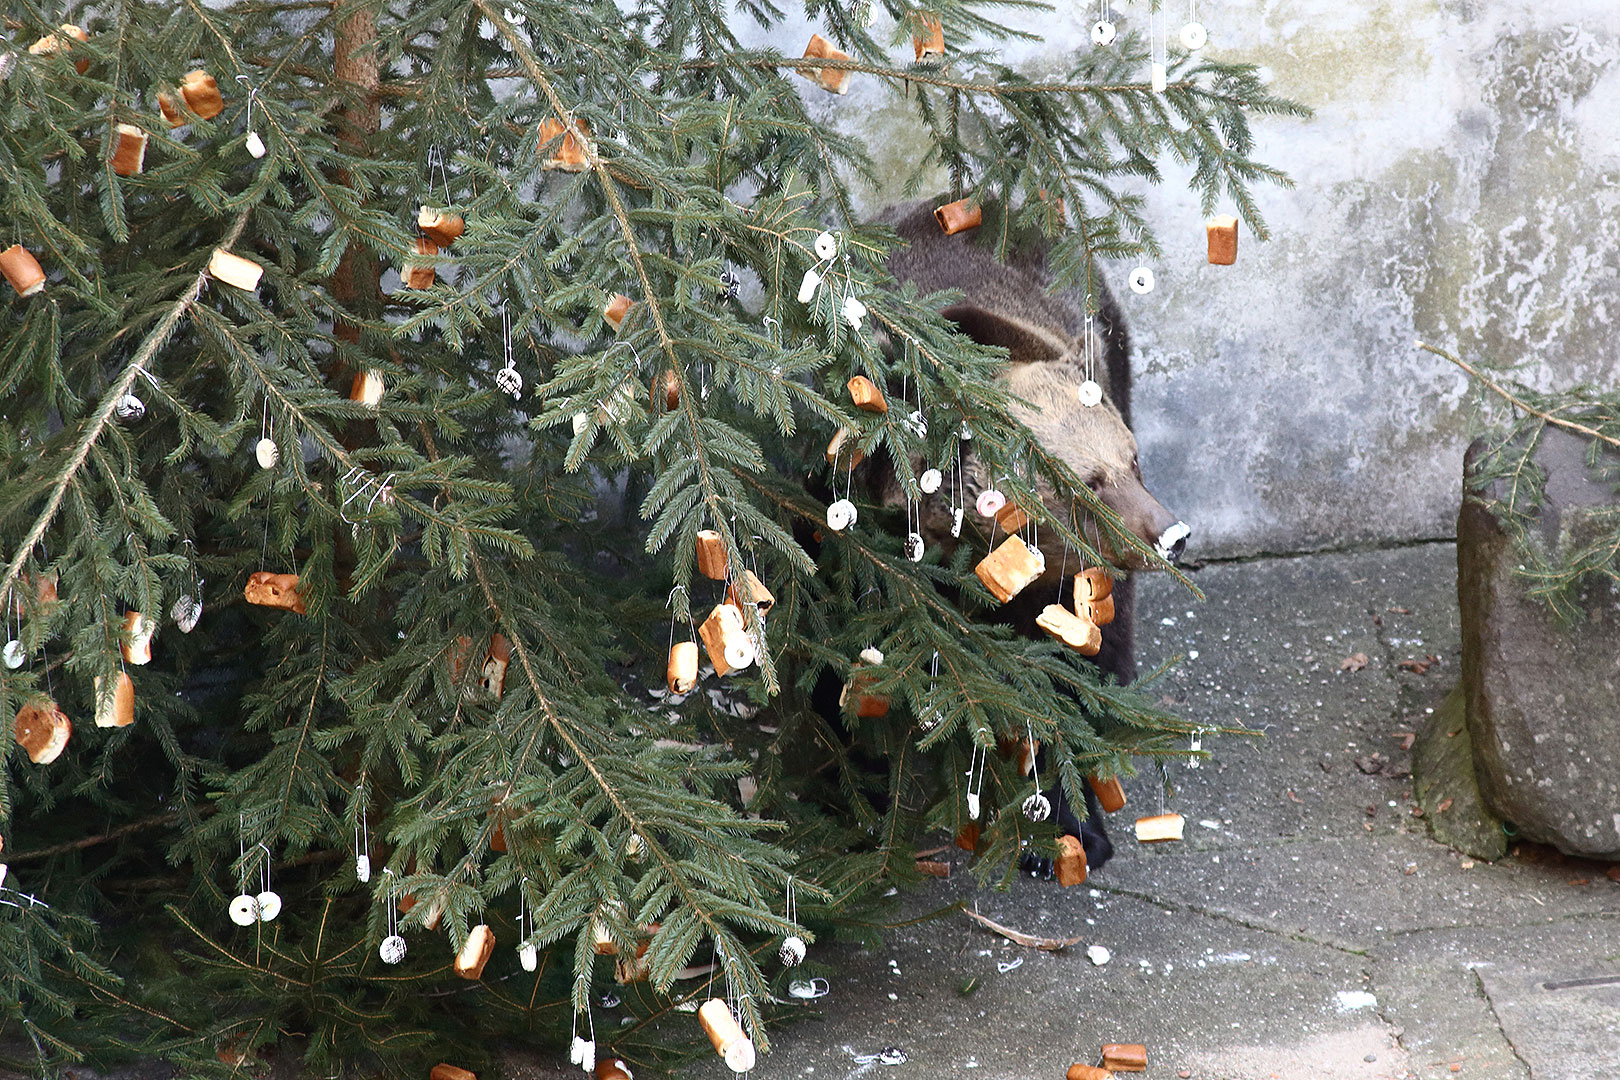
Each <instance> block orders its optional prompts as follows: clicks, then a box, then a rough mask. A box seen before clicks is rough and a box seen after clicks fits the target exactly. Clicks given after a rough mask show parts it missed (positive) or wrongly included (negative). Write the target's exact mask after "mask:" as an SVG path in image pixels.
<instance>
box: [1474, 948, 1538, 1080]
mask: <svg viewBox="0 0 1620 1080" xmlns="http://www.w3.org/2000/svg"><path fill="white" fill-rule="evenodd" d="M1468 973H1469V974H1470V975H1472V976H1473V977H1474V985H1475V987H1476V988H1477V989H1478V990H1479V996H1480V997H1482V998H1484V999H1485V1007H1486V1008H1488V1009H1489V1010H1490V1011H1491V1022H1492V1023H1494V1024H1495V1025H1496V1032H1497V1034H1499V1035H1501V1036H1502V1041H1503V1042H1504V1043H1506V1044H1507V1048H1508V1049H1509V1050H1511V1051H1513V1057H1514V1059H1515V1060H1516V1061H1518V1063H1519V1064H1520V1065H1522V1066H1523V1067H1524V1074H1525V1075H1526V1076H1528V1077H1530V1078H1531V1080H1535V1075H1536V1071H1535V1070H1534V1069H1532V1068H1531V1067H1530V1063H1529V1062H1528V1061H1526V1060H1525V1058H1524V1055H1523V1054H1521V1053H1519V1048H1518V1047H1517V1046H1515V1045H1514V1043H1513V1037H1512V1036H1511V1035H1509V1034H1508V1032H1507V1027H1506V1026H1505V1025H1504V1024H1503V1023H1502V1014H1501V1013H1499V1012H1497V1011H1496V1002H1494V1001H1492V1000H1491V991H1490V988H1489V987H1487V986H1486V985H1485V980H1484V979H1483V978H1481V977H1480V974H1479V970H1478V969H1477V968H1469V969H1468Z"/></svg>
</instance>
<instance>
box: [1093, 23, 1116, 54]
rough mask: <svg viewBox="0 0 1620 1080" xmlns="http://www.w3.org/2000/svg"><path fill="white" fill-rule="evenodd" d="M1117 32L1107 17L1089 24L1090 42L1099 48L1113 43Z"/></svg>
mask: <svg viewBox="0 0 1620 1080" xmlns="http://www.w3.org/2000/svg"><path fill="white" fill-rule="evenodd" d="M1117 32H1118V31H1116V30H1115V29H1114V24H1113V23H1111V22H1109V21H1108V20H1107V19H1099V20H1097V21H1096V22H1094V23H1092V24H1091V43H1092V44H1093V45H1096V46H1098V47H1100V48H1107V47H1108V46H1110V45H1112V44H1113V43H1114V36H1115V34H1116V33H1117Z"/></svg>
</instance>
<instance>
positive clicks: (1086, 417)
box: [882, 199, 1190, 870]
mask: <svg viewBox="0 0 1620 1080" xmlns="http://www.w3.org/2000/svg"><path fill="white" fill-rule="evenodd" d="M944 201H945V200H944V199H937V200H931V201H926V202H920V203H913V204H909V205H904V206H897V207H892V208H890V209H889V210H888V211H886V212H885V213H884V214H883V215H882V220H883V221H884V222H886V223H887V224H889V225H891V226H892V227H893V228H894V230H895V231H896V232H897V233H898V234H899V235H900V237H901V239H903V240H905V241H906V246H904V247H902V248H899V249H898V250H896V251H895V252H894V254H893V255H892V256H891V257H890V259H889V268H890V270H891V271H892V272H893V273H894V275H895V277H897V278H898V279H899V280H900V281H902V282H912V283H915V284H916V286H917V288H918V290H919V292H921V293H923V294H925V295H926V294H928V293H933V292H942V291H946V290H955V291H957V292H959V293H960V294H961V299H960V300H958V301H957V302H955V303H953V304H951V305H950V306H948V307H946V308H945V309H944V311H943V312H942V314H944V315H945V316H946V317H947V318H949V319H950V320H951V321H952V322H954V323H956V325H957V326H958V327H959V328H960V329H961V330H962V331H963V332H964V333H966V334H968V335H969V336H971V337H972V338H973V339H974V340H976V341H978V342H980V343H981V344H985V345H998V346H1002V347H1004V348H1006V349H1007V351H1008V363H1007V370H1006V374H1005V376H1004V378H1005V382H1006V386H1007V388H1008V390H1009V391H1011V392H1012V394H1013V395H1014V396H1016V397H1018V398H1020V399H1022V400H1023V401H1024V402H1027V403H1028V404H1027V405H1016V406H1014V407H1013V409H1012V413H1013V415H1014V416H1015V417H1016V418H1017V419H1018V420H1019V421H1021V422H1022V423H1023V424H1025V425H1026V426H1027V427H1028V428H1029V429H1030V431H1031V432H1033V433H1034V435H1035V436H1036V438H1037V439H1038V440H1039V441H1040V443H1041V445H1042V446H1043V447H1045V448H1046V449H1047V450H1048V451H1050V452H1051V453H1052V454H1054V455H1055V456H1056V457H1058V458H1059V459H1061V460H1062V461H1063V462H1065V463H1066V464H1067V465H1068V466H1069V467H1070V468H1072V469H1073V470H1074V471H1075V473H1076V474H1077V475H1078V476H1079V477H1080V478H1081V479H1082V480H1084V481H1085V482H1086V483H1088V484H1089V485H1090V486H1091V489H1092V490H1093V491H1095V492H1096V493H1097V495H1098V496H1099V497H1100V498H1101V499H1102V501H1103V502H1104V503H1105V504H1107V506H1108V507H1109V508H1110V509H1112V510H1113V511H1114V512H1115V513H1117V514H1118V515H1119V516H1120V518H1121V519H1122V520H1123V521H1124V523H1125V525H1126V527H1127V528H1129V529H1130V530H1131V531H1132V532H1133V533H1135V534H1136V535H1137V536H1138V537H1140V538H1141V539H1142V540H1143V541H1144V542H1145V543H1146V544H1148V545H1150V546H1152V547H1153V548H1154V549H1155V550H1156V551H1157V552H1158V554H1159V555H1160V556H1161V557H1162V558H1163V559H1164V560H1165V561H1167V562H1175V561H1177V560H1178V559H1180V557H1181V555H1182V552H1183V551H1184V550H1185V548H1186V544H1187V537H1188V535H1189V532H1190V530H1189V529H1188V527H1187V526H1186V524H1184V523H1183V522H1182V521H1180V520H1179V519H1178V518H1177V517H1176V516H1175V515H1174V514H1172V513H1171V512H1170V511H1169V510H1167V509H1165V508H1164V507H1163V506H1162V505H1161V504H1160V503H1159V501H1158V500H1157V499H1155V498H1154V497H1153V496H1152V494H1150V493H1149V492H1148V489H1147V487H1146V486H1145V485H1144V483H1143V481H1142V468H1141V464H1140V462H1139V461H1138V459H1137V448H1136V437H1135V435H1133V434H1132V432H1131V428H1130V420H1131V365H1130V338H1129V335H1128V332H1127V330H1126V326H1125V320H1124V318H1123V316H1122V315H1121V313H1120V311H1119V308H1118V306H1117V305H1116V303H1115V302H1114V298H1113V295H1112V293H1110V292H1109V290H1108V287H1107V285H1106V284H1105V283H1104V282H1103V281H1102V280H1101V279H1100V278H1099V279H1097V281H1096V290H1097V294H1098V298H1099V311H1098V314H1097V317H1096V319H1095V321H1094V323H1093V329H1092V334H1093V340H1092V341H1091V342H1090V343H1089V344H1090V348H1091V353H1090V355H1091V356H1093V357H1094V359H1095V372H1096V381H1097V382H1098V383H1099V384H1100V385H1101V387H1102V390H1103V399H1102V401H1101V403H1100V404H1097V405H1094V406H1090V407H1087V406H1085V405H1082V404H1081V403H1080V400H1079V396H1078V394H1079V390H1080V385H1081V383H1082V382H1084V381H1085V378H1086V371H1085V357H1086V355H1087V344H1088V343H1087V342H1086V340H1085V335H1086V305H1085V293H1084V291H1083V290H1079V289H1060V290H1057V291H1056V292H1053V291H1051V289H1050V284H1051V275H1050V273H1049V272H1048V270H1047V266H1046V246H1045V243H1044V241H1043V240H1042V238H1040V237H1038V236H1036V237H1028V236H1020V237H1018V238H1017V240H1016V242H1015V243H1014V244H1012V245H1011V246H1010V250H1012V251H1013V252H1014V254H1013V255H1012V256H1011V258H1010V261H1008V262H1005V263H1004V262H1001V261H998V260H997V259H996V258H995V257H994V255H993V254H992V253H991V251H990V245H991V243H992V242H993V240H994V238H995V237H996V236H997V235H998V234H999V233H1000V228H999V225H1000V220H999V219H1000V210H999V207H998V206H996V205H994V204H987V205H986V206H985V207H984V224H983V225H982V226H981V227H979V228H978V229H973V230H969V231H966V232H960V233H957V234H955V235H949V236H948V235H946V234H945V233H944V232H943V230H942V229H941V228H940V225H939V223H938V222H937V221H936V220H935V218H934V207H935V206H937V205H938V204H940V203H942V202H944ZM967 446H968V447H971V446H972V444H971V443H968V444H967ZM962 474H963V480H964V482H965V484H966V488H967V492H966V499H965V503H966V505H967V506H969V507H972V505H973V503H974V500H975V498H976V497H977V495H978V493H979V492H980V491H981V490H983V489H984V488H986V487H989V486H992V485H993V483H994V481H995V479H996V478H994V477H991V476H988V475H987V473H986V470H985V468H984V467H983V466H982V465H981V464H980V463H979V462H977V461H975V460H974V459H973V457H972V455H971V454H968V455H966V457H965V460H964V462H963V468H962ZM1043 487H1044V489H1045V490H1044V491H1043V490H1042V488H1043ZM1037 491H1038V492H1039V493H1041V494H1043V495H1044V496H1045V501H1046V503H1047V512H1048V513H1050V514H1059V513H1062V512H1063V511H1062V509H1061V508H1054V507H1053V506H1052V505H1051V503H1050V496H1051V489H1050V487H1049V486H1046V485H1044V484H1043V485H1042V486H1040V487H1037ZM884 497H885V501H889V502H894V503H898V502H900V501H902V500H903V498H904V496H903V495H902V493H901V492H900V489H899V487H898V485H897V484H894V483H893V481H892V480H891V481H890V482H889V485H888V490H887V491H886V492H885V493H884ZM921 508H922V514H923V518H922V529H921V531H922V532H923V535H924V539H925V540H926V541H927V542H928V543H929V544H930V545H934V544H939V545H942V546H945V547H946V548H947V550H949V548H950V547H953V546H954V545H955V544H956V543H959V542H969V543H974V544H975V545H976V546H977V547H979V548H981V549H982V548H983V547H984V545H985V544H987V543H988V541H989V539H990V538H989V535H988V534H987V533H988V530H980V531H979V534H978V535H977V536H975V537H971V538H970V537H969V536H967V535H966V533H967V529H964V530H963V532H964V535H963V536H962V538H961V539H960V540H957V539H955V538H953V537H952V535H951V525H952V520H951V519H952V513H951V505H950V501H949V500H948V499H946V498H945V497H944V495H943V493H941V494H940V495H938V496H934V497H929V498H925V499H924V500H923V502H922V507H921ZM966 520H967V521H968V522H972V523H973V526H974V528H976V529H977V528H979V524H978V523H979V522H980V521H981V520H982V519H980V518H979V517H978V515H976V514H973V513H971V512H970V513H968V514H967V515H966ZM1076 524H1077V531H1079V532H1081V534H1082V535H1085V536H1088V537H1096V538H1097V540H1098V542H1099V546H1100V548H1101V554H1103V555H1104V557H1105V558H1107V559H1108V561H1109V562H1110V563H1112V564H1113V565H1115V566H1117V567H1119V568H1120V569H1122V570H1127V571H1140V570H1150V569H1154V568H1155V567H1156V566H1158V565H1159V564H1157V563H1153V562H1152V561H1151V560H1146V559H1143V558H1142V557H1141V556H1140V555H1139V553H1137V552H1136V551H1134V550H1129V549H1128V550H1126V551H1123V552H1116V551H1113V550H1112V549H1111V547H1110V546H1109V545H1108V544H1107V543H1106V540H1107V537H1106V535H1104V534H1101V532H1100V530H1099V529H1098V528H1097V526H1096V523H1095V522H1094V521H1092V520H1091V519H1090V517H1089V516H1085V517H1082V518H1081V519H1080V520H1079V521H1078V522H1077V523H1076ZM1040 546H1041V549H1042V553H1043V554H1044V555H1045V558H1046V574H1045V575H1044V576H1043V577H1042V578H1040V579H1039V580H1037V581H1036V582H1035V583H1034V584H1032V585H1030V586H1029V587H1027V588H1025V589H1024V590H1023V591H1022V592H1021V593H1019V594H1018V596H1016V597H1015V598H1014V599H1013V600H1012V602H1011V603H1009V604H1007V605H1006V606H1005V607H1004V608H1003V610H1002V612H1001V613H1000V614H1001V617H1002V618H1003V619H1005V620H1006V621H1008V622H1010V623H1012V624H1013V625H1014V626H1016V627H1018V628H1019V629H1020V630H1021V631H1022V632H1023V633H1025V634H1028V635H1031V636H1035V635H1038V634H1039V633H1040V632H1039V631H1038V630H1037V628H1036V626H1035V619H1036V616H1037V615H1038V614H1039V613H1040V611H1041V609H1042V608H1044V607H1045V606H1046V605H1047V604H1049V603H1053V602H1054V601H1055V600H1056V597H1057V591H1058V584H1059V580H1060V573H1061V572H1062V569H1063V567H1064V565H1065V563H1066V564H1067V567H1068V571H1069V573H1070V574H1073V573H1075V572H1076V571H1077V570H1078V569H1080V567H1079V566H1078V564H1077V560H1076V557H1075V555H1074V553H1073V552H1067V553H1066V552H1064V550H1063V544H1062V541H1061V540H1058V539H1056V537H1055V536H1054V534H1053V532H1052V531H1051V530H1048V531H1047V532H1046V533H1044V534H1042V535H1041V537H1040ZM1113 596H1114V605H1115V606H1114V610H1115V615H1114V621H1113V622H1112V623H1110V624H1108V625H1107V626H1105V627H1103V631H1102V650H1101V651H1100V652H1099V653H1098V654H1097V656H1096V657H1095V658H1094V659H1095V662H1096V664H1097V666H1098V667H1099V668H1101V669H1102V671H1103V672H1105V673H1106V674H1109V675H1112V676H1114V678H1115V679H1117V680H1118V681H1119V682H1120V683H1129V682H1131V681H1133V680H1134V679H1135V678H1136V656H1135V649H1134V643H1133V625H1132V624H1133V619H1134V615H1135V610H1134V601H1135V590H1134V588H1133V586H1132V583H1131V581H1130V579H1129V577H1127V578H1125V579H1124V580H1122V581H1119V582H1117V583H1116V584H1115V586H1114V592H1113ZM1048 775H1051V774H1050V773H1049V774H1048ZM1046 794H1047V798H1048V799H1050V800H1051V803H1052V807H1053V812H1054V819H1055V820H1056V823H1057V825H1058V829H1059V831H1060V832H1061V833H1066V834H1069V835H1077V836H1079V837H1080V838H1081V840H1082V842H1083V843H1084V844H1085V848H1086V857H1087V862H1088V864H1089V865H1090V866H1091V868H1093V869H1097V868H1100V867H1101V866H1102V865H1103V863H1105V862H1106V861H1107V860H1108V858H1109V856H1110V855H1111V854H1112V853H1113V847H1112V845H1111V844H1110V843H1109V841H1108V836H1107V833H1106V831H1105V830H1104V829H1103V827H1102V817H1101V813H1100V812H1099V810H1098V807H1097V805H1096V802H1095V799H1094V798H1093V796H1092V794H1091V793H1090V792H1089V791H1087V792H1086V802H1087V817H1086V819H1085V820H1084V821H1083V822H1082V821H1079V820H1077V817H1076V815H1075V813H1074V811H1073V808H1072V807H1070V806H1069V804H1068V800H1067V799H1066V798H1065V796H1064V794H1063V791H1062V788H1061V786H1058V787H1055V788H1054V789H1052V790H1050V791H1048V792H1047V793H1046ZM1031 862H1033V863H1034V866H1035V867H1036V868H1039V869H1042V870H1049V863H1047V862H1045V861H1044V860H1031Z"/></svg>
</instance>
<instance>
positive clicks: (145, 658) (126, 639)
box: [118, 611, 157, 664]
mask: <svg viewBox="0 0 1620 1080" xmlns="http://www.w3.org/2000/svg"><path fill="white" fill-rule="evenodd" d="M156 632H157V624H155V623H154V622H152V620H150V619H148V618H147V617H146V616H145V615H142V614H141V613H140V612H138V611H126V612H124V623H123V626H122V627H121V628H120V631H119V635H118V648H119V651H120V652H122V653H123V656H124V663H126V664H150V663H151V662H152V635H153V634H154V633H156Z"/></svg>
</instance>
